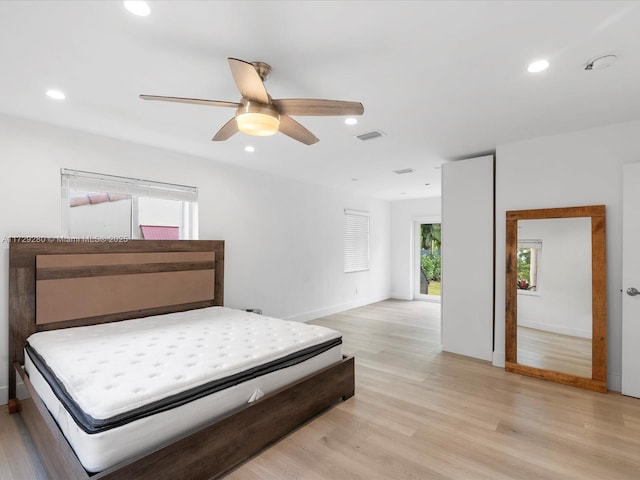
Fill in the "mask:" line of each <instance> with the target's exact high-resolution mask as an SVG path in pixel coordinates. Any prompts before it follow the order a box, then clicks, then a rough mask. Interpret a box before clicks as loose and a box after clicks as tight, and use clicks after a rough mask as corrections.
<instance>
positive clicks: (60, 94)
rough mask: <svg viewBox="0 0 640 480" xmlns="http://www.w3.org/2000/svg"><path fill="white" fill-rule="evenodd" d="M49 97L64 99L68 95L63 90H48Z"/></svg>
mask: <svg viewBox="0 0 640 480" xmlns="http://www.w3.org/2000/svg"><path fill="white" fill-rule="evenodd" d="M47 97H49V98H53V99H54V100H64V99H65V98H67V97H66V95H65V94H64V93H63V92H61V91H60V90H53V89H50V90H47Z"/></svg>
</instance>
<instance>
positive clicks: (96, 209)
mask: <svg viewBox="0 0 640 480" xmlns="http://www.w3.org/2000/svg"><path fill="white" fill-rule="evenodd" d="M60 174H61V186H62V234H63V235H64V236H68V237H76V238H83V237H84V238H94V237H95V238H109V237H119V238H154V239H167V240H168V239H175V238H178V239H184V240H187V239H197V238H198V203H197V201H198V189H197V188H196V187H187V186H183V185H173V184H169V183H161V182H153V181H150V180H140V179H136V178H126V177H116V176H113V175H103V174H99V173H90V172H81V171H77V170H68V169H62V170H61V172H60Z"/></svg>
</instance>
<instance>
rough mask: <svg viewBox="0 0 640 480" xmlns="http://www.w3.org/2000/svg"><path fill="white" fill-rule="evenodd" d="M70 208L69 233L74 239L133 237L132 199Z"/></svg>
mask: <svg viewBox="0 0 640 480" xmlns="http://www.w3.org/2000/svg"><path fill="white" fill-rule="evenodd" d="M68 208H69V230H68V231H70V232H71V236H73V237H84V238H87V237H103V238H108V237H124V238H129V237H130V236H131V199H127V200H118V201H117V202H103V203H96V204H94V205H91V204H87V205H79V206H77V207H68Z"/></svg>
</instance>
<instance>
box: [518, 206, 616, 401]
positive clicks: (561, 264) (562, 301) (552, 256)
mask: <svg viewBox="0 0 640 480" xmlns="http://www.w3.org/2000/svg"><path fill="white" fill-rule="evenodd" d="M506 214H507V215H506V216H507V222H506V233H507V238H506V254H507V262H506V277H505V279H506V287H505V307H506V308H505V334H506V335H505V352H506V355H505V357H506V358H505V360H506V361H505V368H506V370H507V371H510V372H515V373H520V374H522V375H528V376H533V377H537V378H542V379H545V380H551V381H554V382H559V383H564V384H567V385H573V386H576V387H581V388H586V389H590V390H595V391H600V392H606V391H607V292H606V290H607V289H606V241H605V239H606V225H605V223H606V222H605V220H606V218H605V206H604V205H595V206H585V207H567V208H547V209H539V210H514V211H508V212H506Z"/></svg>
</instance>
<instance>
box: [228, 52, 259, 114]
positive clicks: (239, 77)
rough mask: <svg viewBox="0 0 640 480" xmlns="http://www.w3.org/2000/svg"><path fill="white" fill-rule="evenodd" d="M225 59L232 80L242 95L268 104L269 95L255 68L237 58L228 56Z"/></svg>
mask: <svg viewBox="0 0 640 480" xmlns="http://www.w3.org/2000/svg"><path fill="white" fill-rule="evenodd" d="M227 60H229V67H231V74H232V75H233V80H234V81H235V82H236V86H237V87H238V90H240V93H241V94H242V96H243V97H244V98H246V99H247V100H254V101H256V102H260V103H264V104H268V103H269V95H268V94H267V89H266V88H264V83H262V78H260V75H259V74H258V72H257V71H256V68H255V67H254V66H253V65H252V64H251V63H249V62H245V61H244V60H238V59H237V58H228V59H227Z"/></svg>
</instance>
